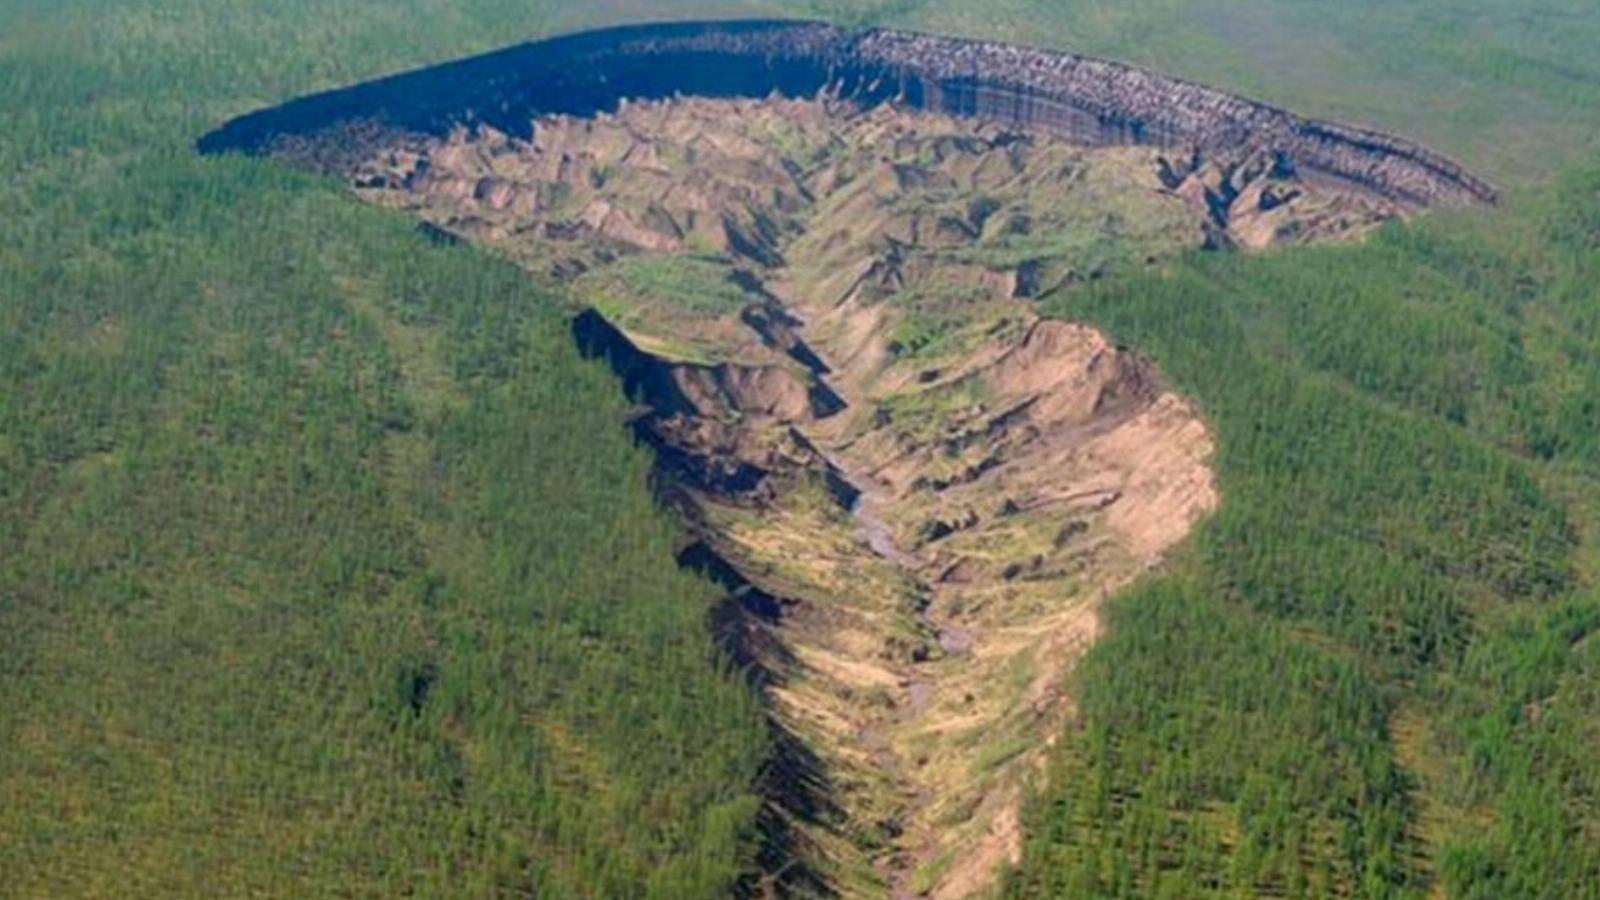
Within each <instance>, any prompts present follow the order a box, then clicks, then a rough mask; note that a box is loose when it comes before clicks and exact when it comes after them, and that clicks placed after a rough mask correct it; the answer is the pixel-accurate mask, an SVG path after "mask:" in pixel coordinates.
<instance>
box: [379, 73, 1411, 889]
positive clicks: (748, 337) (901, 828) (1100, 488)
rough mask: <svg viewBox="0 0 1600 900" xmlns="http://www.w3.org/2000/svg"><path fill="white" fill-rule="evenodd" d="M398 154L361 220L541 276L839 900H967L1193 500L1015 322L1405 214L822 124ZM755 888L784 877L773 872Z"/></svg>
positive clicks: (1123, 394) (1153, 155)
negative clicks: (652, 453)
mask: <svg viewBox="0 0 1600 900" xmlns="http://www.w3.org/2000/svg"><path fill="white" fill-rule="evenodd" d="M533 135H534V137H533V139H532V140H531V141H524V140H519V139H516V138H511V137H508V136H506V135H504V134H502V133H500V132H498V131H495V130H493V129H490V128H487V127H482V128H478V129H475V130H472V131H468V130H465V129H458V130H457V131H455V132H454V133H452V134H451V135H449V136H448V137H446V138H442V139H430V138H415V137H412V138H400V139H397V140H395V142H394V143H393V144H391V145H389V146H388V147H386V148H385V149H383V150H381V151H380V152H379V153H377V154H376V155H375V156H374V157H373V158H371V159H370V160H369V161H367V162H366V163H364V164H361V165H359V166H357V167H356V168H355V170H354V172H353V175H352V181H353V184H354V185H355V186H356V188H357V190H358V192H360V193H361V195H362V196H364V197H365V198H367V199H369V200H370V201H372V202H374V203H378V204H381V205H386V206H395V207H399V208H403V209H408V210H410V211H411V212H413V213H414V214H416V215H419V216H421V217H423V218H424V219H425V220H426V221H427V222H428V223H429V224H430V225H431V226H432V227H437V228H440V229H443V230H445V231H447V232H449V233H452V234H457V235H462V236H466V237H469V238H471V239H474V240H477V241H480V242H482V243H485V244H487V245H489V246H492V247H495V248H497V249H498V250H499V251H500V252H503V253H505V254H506V255H508V256H510V257H512V258H514V259H516V260H518V261H519V262H521V263H522V264H523V265H525V266H527V267H528V268H530V269H532V270H534V271H536V272H542V273H549V274H551V275H554V276H557V277H561V278H564V279H568V280H570V281H571V282H572V284H573V286H574V289H575V290H576V291H577V292H578V293H579V294H580V295H581V296H583V297H584V298H586V299H587V301H588V302H589V303H590V304H592V305H593V307H594V308H595V309H596V310H597V311H598V312H592V313H589V314H587V315H586V316H585V317H582V318H580V320H579V324H578V327H577V331H578V335H579V338H580V341H581V342H582V343H584V345H585V346H586V347H587V348H588V349H589V350H590V351H591V352H594V353H597V354H602V355H605V356H607V357H608V358H609V359H611V360H612V363H613V365H614V367H615V368H616V369H617V370H618V372H619V374H621V375H622V377H623V378H624V380H625V383H627V385H628V386H629V388H630V391H631V392H632V393H634V394H635V396H636V397H637V398H638V399H639V401H640V402H641V403H643V404H644V405H645V406H646V407H647V410H648V411H647V412H646V413H644V418H643V419H642V421H641V423H640V427H641V429H642V431H643V433H644V434H645V435H646V437H647V438H648V439H649V440H650V441H651V442H652V443H654V444H655V445H656V446H657V447H658V449H659V451H660V452H661V455H662V458H663V460H664V464H665V465H666V467H667V471H668V475H669V481H670V484H671V487H672V488H673V496H674V497H675V498H676V500H677V503H678V505H679V506H680V508H681V509H682V510H683V512H684V514H685V516H686V519H687V520H688V521H690V522H691V523H692V525H693V530H694V533H695V535H696V540H697V543H696V545H695V546H694V547H692V548H690V549H689V550H688V551H686V553H685V557H684V558H685V559H686V561H688V562H691V563H693V564H696V565H700V566H702V567H705V568H706V569H707V570H708V571H710V572H713V573H714V574H718V575H719V576H720V577H722V578H724V579H725V580H726V581H727V582H728V583H729V584H730V585H731V586H733V587H735V588H736V590H737V591H738V592H739V593H740V594H741V595H742V596H743V599H744V603H743V610H742V612H741V613H740V614H739V615H737V616H734V617H732V618H729V619H727V620H725V621H723V622H722V624H721V626H720V628H721V631H722V637H723V639H724V640H725V641H726V642H727V643H729V644H730V645H731V647H732V649H733V652H734V654H735V655H736V657H738V658H741V659H743V660H745V661H746V663H747V664H748V665H750V666H751V667H752V668H753V669H754V670H756V671H758V672H759V673H760V674H759V676H758V677H759V680H760V681H761V683H762V685H763V687H764V691H765V694H766V696H767V698H768V700H769V702H770V704H771V707H772V709H773V712H774V718H775V722H776V727H777V728H778V729H779V730H780V731H781V733H782V734H783V735H785V736H786V737H787V738H791V739H796V740H798V741H799V743H800V744H801V745H802V746H803V747H805V748H806V749H807V751H808V752H809V753H811V754H814V756H815V763H814V765H815V768H816V772H815V773H814V774H815V777H816V778H818V779H820V781H821V782H822V787H821V790H820V794H821V795H822V796H823V797H824V798H825V799H826V801H827V802H828V803H829V804H830V806H831V808H830V810H829V811H827V812H818V811H816V810H814V809H809V808H808V806H807V804H802V803H800V802H798V800H797V799H796V798H794V797H791V796H787V795H785V794H784V792H783V791H782V790H778V791H775V792H774V796H773V802H774V804H775V808H776V811H775V813H774V814H775V815H776V816H779V817H781V818H783V819H784V820H785V821H783V822H782V827H781V829H777V830H780V831H781V832H782V833H784V834H785V835H787V837H786V841H787V842H788V846H789V848H790V851H789V852H791V853H793V854H795V855H797V856H798V857H799V858H801V859H803V860H806V861H808V862H809V867H808V871H811V872H815V873H820V877H821V878H822V879H823V880H824V881H825V882H826V883H827V884H828V885H829V886H830V887H831V888H833V889H837V890H841V891H843V892H845V893H847V894H850V895H856V894H860V893H864V892H865V893H870V892H876V891H877V890H881V889H885V888H886V889H888V890H889V892H890V893H892V894H893V895H894V896H911V895H926V896H936V897H964V896H970V895H972V894H973V893H975V892H978V891H980V890H982V889H983V888H985V887H987V886H988V885H989V884H991V880H992V878H993V876H994V873H995V870H996V868H997V867H998V866H999V865H1000V864H1001V863H1003V862H1006V861H1013V862H1014V861H1015V860H1016V858H1017V854H1018V853H1019V852H1020V846H1021V845H1020V840H1021V836H1020V831H1019V826H1018V816H1019V809H1020V806H1019V804H1020V801H1021V796H1022V792H1023V788H1024V786H1025V784H1026V783H1028V781H1029V780H1030V779H1031V778H1032V775H1033V773H1034V771H1035V770H1036V769H1037V768H1038V763H1039V761H1040V759H1041V758H1042V754H1043V752H1044V750H1045V748H1046V747H1047V746H1048V744H1049V742H1050V738H1051V736H1052V735H1053V734H1055V733H1056V732H1057V731H1059V729H1060V728H1061V726H1062V724H1063V722H1064V717H1065V716H1066V715H1067V714H1068V713H1069V712H1070V709H1071V703H1070V699H1069V698H1068V697H1067V696H1066V694H1065V678H1066V675H1067V674H1068V673H1069V672H1070V670H1071V668H1072V664H1073V661H1074V660H1075V659H1076V658H1077V656H1078V655H1079V653H1081V651H1082V650H1083V648H1084V647H1086V646H1087V645H1088V644H1089V643H1090V642H1091V641H1092V640H1093V639H1094V637H1095V635H1096V633H1097V627H1098V626H1097V624H1096V611H1097V608H1098V606H1099V603H1100V601H1101V600H1102V599H1103V598H1104V597H1105V596H1106V595H1108V594H1109V593H1111V592H1113V591H1115V590H1116V589H1117V588H1119V587H1121V586H1122V585H1125V584H1127V583H1128V582H1129V581H1130V580H1131V579H1133V578H1134V577H1135V576H1137V575H1138V574H1139V573H1140V572H1142V571H1144V570H1145V569H1147V568H1149V567H1150V566H1152V565H1154V564H1156V563H1157V562H1159V561H1160V559H1161V557H1162V554H1163V553H1164V552H1165V551H1166V550H1167V549H1168V548H1170V547H1171V546H1172V545H1173V544H1174V543H1175V542H1177V541H1179V540H1181V539H1182V538H1183V537H1184V536H1185V535H1186V534H1187V533H1188V531H1189V529H1190V528H1191V526H1192V525H1193V524H1194V522H1195V521H1196V520H1198V519H1199V518H1200V517H1201V516H1203V515H1204V514H1205V513H1206V512H1208V511H1209V510H1211V509H1212V508H1213V507H1214V506H1215V505H1216V502H1217V497H1216V490H1215V486H1214V482H1213V478H1212V475H1211V473H1210V470H1209V469H1208V467H1207V460H1208V458H1209V456H1210V454H1211V451H1212V440H1211V437H1210V435H1209V434H1208V432H1207V429H1206V428H1205V426H1204V425H1203V424H1202V423H1201V422H1200V421H1199V418H1198V417H1197V415H1196V414H1195V412H1194V410H1193V409H1192V408H1191V407H1190V405H1189V404H1188V403H1187V402H1185V401H1184V400H1183V399H1181V398H1179V397H1178V396H1176V395H1174V394H1172V393H1171V392H1170V391H1168V390H1167V389H1166V388H1165V387H1164V386H1163V385H1162V383H1161V379H1160V378H1159V376H1158V374H1157V373H1156V372H1155V371H1154V369H1153V367H1152V366H1151V365H1150V364H1149V363H1148V362H1146V361H1145V360H1143V359H1141V358H1139V357H1138V356H1137V355H1136V354H1134V353H1131V352H1129V351H1127V350H1123V349H1120V348H1117V347H1115V346H1114V345H1112V344H1111V343H1110V342H1108V341H1107V340H1106V338H1105V337H1104V336H1103V335H1101V334H1099V333H1098V332H1095V331H1094V330H1092V329H1089V328H1085V327H1083V326H1078V325H1073V324H1069V323H1064V322H1053V321H1041V320H1040V319H1038V317H1037V316H1036V314H1035V313H1034V312H1033V310H1032V308H1031V303H1030V300H1029V298H1031V297H1035V296H1038V295H1041V294H1047V293H1052V292H1055V291H1057V290H1060V289H1062V288H1067V287H1071V286H1073V285H1075V284H1086V283H1090V282H1093V281H1097V280H1100V279H1102V278H1105V277H1107V276H1110V275H1113V274H1115V273H1118V272H1125V271H1129V270H1132V269H1135V268H1146V267H1149V266H1151V265H1159V264H1160V262H1161V261H1162V260H1164V259H1169V258H1172V257H1174V256H1175V255H1176V254H1179V253H1181V252H1183V251H1185V250H1189V249H1195V248H1200V247H1206V246H1209V247H1223V246H1241V247H1245V248H1251V249H1255V248H1263V247H1267V246H1271V245H1274V244H1280V243H1290V242H1304V241H1310V240H1316V239H1327V238H1339V237H1347V236H1351V235H1356V234H1360V233H1362V232H1364V231H1365V230H1367V229H1369V228H1370V227H1372V226H1373V225H1375V224H1377V223H1379V222H1381V221H1384V220H1386V219H1388V218H1392V217H1394V216H1396V215H1399V214H1400V213H1401V212H1402V210H1403V209H1404V208H1405V207H1403V206H1402V205H1400V204H1399V203H1397V202H1396V201H1393V200H1390V199H1387V198H1384V197H1381V196H1378V195H1375V194H1371V193H1368V192H1365V191H1360V190H1351V189H1350V187H1349V185H1348V184H1345V185H1343V186H1342V187H1341V186H1334V185H1331V184H1329V183H1327V182H1320V181H1315V180H1312V181H1307V180H1303V179H1299V178H1296V177H1295V175H1294V173H1293V172H1292V171H1290V170H1288V169H1286V168H1285V167H1284V166H1283V165H1281V163H1279V162H1277V161H1275V159H1274V157H1272V156H1271V155H1270V154H1250V155H1246V156H1243V157H1242V158H1239V159H1237V160H1232V161H1228V162H1225V163H1219V162H1216V161H1206V160H1204V159H1202V157H1201V156H1200V154H1199V153H1198V152H1191V153H1189V154H1186V155H1183V156H1181V157H1178V158H1173V157H1171V156H1169V155H1167V154H1164V153H1162V152H1161V151H1159V150H1156V149H1151V148H1140V147H1100V148H1094V147H1086V146H1083V145H1080V144H1077V143H1074V142H1071V141H1069V140H1065V139H1062V138H1056V137H1051V136H1049V135H1048V134H1044V135H1040V134H1029V133H1022V132H1018V131H1014V130H1011V129H1007V128H1004V127H1000V126H996V125H984V124H981V123H974V122H970V121H961V120H956V119H951V118H946V117H941V116H936V115H932V114H927V113H914V112H909V111H905V110H900V109H896V108H894V107H892V106H880V107H875V108H870V109H862V108H861V107H859V106H857V105H855V104H853V103H850V102H847V101H842V100H838V99H835V98H833V97H830V96H827V95H824V96H821V97H819V98H816V99H812V100H786V99H781V98H771V99H767V100H755V101H729V100H703V99H683V100H673V101H647V102H630V103H625V104H624V105H623V106H622V107H621V108H620V109H619V111H618V113H617V114H616V115H614V116H612V115H602V116H600V117H597V118H584V119H578V118H571V117H547V118H544V119H541V120H539V121H538V122H536V123H535V124H534V128H533ZM773 877H774V878H775V879H781V876H780V875H778V874H777V873H774V875H773Z"/></svg>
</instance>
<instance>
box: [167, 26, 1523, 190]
mask: <svg viewBox="0 0 1600 900" xmlns="http://www.w3.org/2000/svg"><path fill="white" fill-rule="evenodd" d="M824 89H828V90H830V91H833V92H835V93H836V94H837V95H838V96H840V97H844V98H847V99H851V100H854V101H856V102H857V103H860V104H861V105H864V106H871V105H876V104H880V103H885V102H889V101H894V102H897V103H899V104H901V105H904V106H905V107H907V108H910V109H917V110H926V111H929V112H937V113H943V114H948V115H956V116H967V117H974V118H979V119H984V120H990V121H1001V122H1007V123H1015V124H1018V125H1021V126H1026V127H1029V128H1033V129H1038V130H1044V131H1050V132H1054V133H1057V134H1062V135H1065V136H1067V137H1070V138H1072V139H1073V140H1076V141H1079V142H1082V143H1088V144H1101V145H1104V144H1152V145H1156V146H1161V147H1164V148H1180V147H1182V148H1193V149H1194V150H1196V151H1197V152H1200V153H1203V154H1205V155H1207V156H1211V157H1216V156H1219V155H1240V154H1242V153H1243V152H1245V151H1247V150H1249V151H1260V150H1268V151H1271V152H1273V153H1276V154H1278V155H1279V156H1280V157H1281V158H1282V159H1283V160H1284V162H1285V164H1287V165H1292V166H1294V167H1297V168H1298V169H1300V170H1302V171H1305V172H1310V173H1316V174H1320V175H1324V176H1328V177H1332V178H1335V179H1339V180H1343V181H1349V182H1354V183H1356V184H1358V185H1360V186H1361V187H1363V188H1365V189H1367V190H1370V191H1373V192H1375V193H1378V194H1380V195H1382V196H1384V197H1387V198H1389V199H1392V200H1398V201H1404V202H1407V203H1411V204H1416V205H1431V204H1436V203H1447V204H1466V203H1478V202H1493V201H1494V199H1495V190H1494V188H1493V187H1492V186H1491V185H1489V184H1488V183H1487V182H1485V181H1483V180H1481V179H1479V178H1477V177H1475V176H1473V175H1472V174H1470V173H1468V172H1467V171H1466V170H1465V169H1463V168H1462V167H1461V166H1460V165H1458V164H1456V163H1455V162H1453V161H1451V160H1449V159H1447V158H1445V157H1443V156H1441V155H1439V154H1437V153H1434V152H1432V151H1430V150H1428V149H1426V148H1423V147H1421V146H1419V145H1417V144H1414V143H1412V142H1409V141H1406V140H1404V139H1401V138H1397V137H1393V136H1390V135H1386V134H1382V133H1379V132H1375V131H1369V130H1365V129H1359V128H1352V127H1348V126H1344V125H1338V124H1334V123H1330V122H1321V121H1315V120H1310V119H1304V118H1301V117H1299V116H1296V115H1294V114H1292V113H1289V112H1287V111H1284V110H1281V109H1278V108H1276V107H1272V106H1269V105H1266V104H1262V103H1256V102H1254V101H1251V100H1247V99H1245V98H1242V97H1238V96H1235V95H1232V94H1228V93H1226V92H1223V91H1218V90H1214V89H1211V88H1207V87H1204V86H1201V85H1197V84H1193V83H1191V82H1186V81H1183V80H1180V79H1175V78H1170V77H1167V76H1163V75H1160V74H1158V73H1155V72H1151V71H1148V70H1144V69H1139V68H1136V67H1132V66H1127V65H1123V64H1120V63H1114V62H1108V61H1104V60H1096V59H1091V58H1087V57H1082V56H1077V55H1073V54H1067V53H1058V52H1052V51H1045V50H1037V49H1031V48H1025V47H1017V46H1012V45H1006V44H999V43H987V42H977V41H967V40H958V39H952V38H942V37H933V36H928V35H920V34H913V33H908V32H901V31H894V30H889V29H872V30H868V31H862V32H852V31H847V30H844V29H841V28H838V27H836V26H832V25H827V24H822V23H816V22H803V21H768V20H757V21H735V22H690V23H673V24H654V25H637V26H627V27H621V28H612V29H606V30H601V31H591V32H584V33H580V34H574V35H568V36H563V37H557V38H552V39H549V40H544V41H536V42H532V43H526V44H520V45H517V46H514V47H510V48H507V49H504V50H500V51H497V52H494V53H489V54H485V55H482V56H476V57H472V58H469V59H464V60H460V61H456V62H451V63H446V64H443V65H438V66H433V67H430V68H425V69H420V70H417V71H413V72H408V73H404V74H400V75H395V76H391V77H388V78H382V79H378V80H376V81H371V82H367V83H365V84H360V85H356V86H354V87H350V88H345V89H342V90H335V91H329V92H327V93H322V94H316V95H313V96H309V97H305V98H302V99H299V100H294V101H292V102H289V103H286V104H283V105H282V106H278V107H274V108H271V109H267V110H263V111H260V112H257V113H253V114H250V115H246V116H243V117H241V118H238V119H235V120H233V121H231V122H229V123H227V124H226V125H224V126H223V127H222V128H220V129H218V130H217V131H214V132H212V133H211V134H208V135H206V136H205V137H203V138H201V139H200V141H199V143H198V148H199V149H200V151H201V152H203V153H216V152H223V151H230V150H233V151H243V152H247V153H275V154H279V155H284V156H288V157H290V158H291V159H293V160H294V161H297V162H300V163H302V164H308V165H311V166H313V167H316V168H320V169H324V170H329V171H336V172H346V171H348V170H349V168H350V167H352V166H353V165H355V164H356V163H358V162H359V161H360V160H361V159H364V158H366V157H367V156H368V155H370V153H369V151H370V150H371V149H372V147H373V146H375V145H378V144H382V143H392V141H393V138H394V136H395V133H396V132H400V133H410V134H425V135H433V136H442V135H444V134H446V133H448V132H449V131H450V130H451V129H452V128H454V127H456V126H459V125H474V124H485V125H489V126H491V127H493V128H495V129H497V130H499V131H502V132H504V133H506V134H509V135H512V136H515V137H529V136H530V131H531V124H530V123H531V122H532V121H533V120H534V119H535V118H537V117H538V116H541V115H550V114H565V115H574V116H589V115H593V114H595V113H598V112H605V111H611V110H614V109H615V108H616V107H617V105H618V103H619V102H620V101H622V100H624V99H629V98H634V99H659V98H665V97H671V96H674V95H679V94H682V95H696V96H706V97H716V98H729V97H764V96H768V95H771V94H778V95H781V96H785V97H809V96H814V95H816V94H817V93H818V92H820V91H822V90H824Z"/></svg>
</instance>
